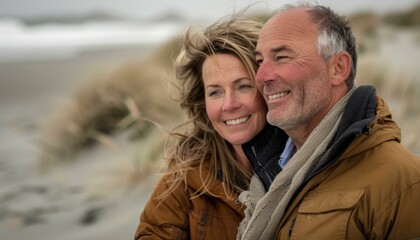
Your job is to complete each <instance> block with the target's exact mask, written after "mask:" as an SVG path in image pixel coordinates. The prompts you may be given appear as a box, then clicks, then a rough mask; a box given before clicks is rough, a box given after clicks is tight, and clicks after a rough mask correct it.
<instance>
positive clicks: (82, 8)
mask: <svg viewBox="0 0 420 240" xmlns="http://www.w3.org/2000/svg"><path fill="white" fill-rule="evenodd" d="M293 2H297V1H293V0H259V1H258V0H0V17H5V16H32V17H33V16H45V15H62V14H66V15H67V14H86V13H89V12H92V11H96V10H104V11H110V12H115V13H117V14H121V15H128V16H131V17H136V18H153V17H157V16H159V15H160V14H164V13H166V12H168V11H176V12H179V13H182V14H183V15H185V16H186V17H190V18H202V19H209V20H215V19H218V18H220V17H222V16H225V15H227V14H231V13H233V12H235V11H237V10H239V9H242V8H243V7H244V6H246V5H248V4H252V3H256V4H255V5H253V7H252V8H251V9H255V10H257V9H258V10H259V9H261V10H267V11H270V12H271V11H273V10H275V9H277V8H279V7H281V6H282V5H284V4H285V3H293ZM311 2H314V1H311ZM317 2H318V3H319V4H323V5H327V6H330V7H332V8H333V9H334V10H336V11H338V12H339V13H341V14H349V13H352V12H355V11H360V10H369V11H376V12H379V13H383V12H387V11H391V10H405V9H408V8H410V7H413V6H414V5H416V4H420V0H318V1H317Z"/></svg>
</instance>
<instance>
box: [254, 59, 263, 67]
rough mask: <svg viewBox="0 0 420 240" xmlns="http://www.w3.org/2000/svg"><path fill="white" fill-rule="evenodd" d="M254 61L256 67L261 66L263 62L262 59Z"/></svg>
mask: <svg viewBox="0 0 420 240" xmlns="http://www.w3.org/2000/svg"><path fill="white" fill-rule="evenodd" d="M255 61H256V62H257V64H258V66H259V65H261V63H262V62H263V60H262V59H255Z"/></svg>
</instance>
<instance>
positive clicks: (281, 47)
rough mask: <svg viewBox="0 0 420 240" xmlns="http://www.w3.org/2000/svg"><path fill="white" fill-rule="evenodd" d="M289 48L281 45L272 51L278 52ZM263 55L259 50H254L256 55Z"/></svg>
mask: <svg viewBox="0 0 420 240" xmlns="http://www.w3.org/2000/svg"><path fill="white" fill-rule="evenodd" d="M287 50H289V48H288V47H287V46H279V47H275V48H272V49H270V53H278V52H282V51H287ZM261 55H262V54H261V53H260V52H259V51H257V50H255V51H254V57H256V56H261Z"/></svg>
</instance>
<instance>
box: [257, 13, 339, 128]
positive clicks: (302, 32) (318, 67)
mask: <svg viewBox="0 0 420 240" xmlns="http://www.w3.org/2000/svg"><path fill="white" fill-rule="evenodd" d="M316 40H317V28H316V26H315V25H314V24H313V23H312V22H311V19H310V16H309V14H308V13H307V12H306V9H294V10H287V11H286V12H283V13H281V14H280V15H276V16H274V17H273V18H272V19H271V20H270V21H268V22H267V23H266V24H265V25H264V27H263V29H262V31H261V33H260V37H259V39H258V44H257V47H256V54H255V57H256V60H257V61H258V62H259V64H260V67H259V69H258V72H257V76H256V79H257V87H258V89H259V90H260V91H261V92H262V93H263V95H264V98H265V100H266V102H267V104H268V109H269V111H268V114H267V120H268V122H270V123H271V124H272V125H275V126H278V127H280V128H282V129H283V130H285V131H286V132H287V131H288V130H300V131H308V132H309V133H310V132H311V131H312V130H313V128H315V126H316V125H317V124H318V123H319V122H320V121H321V119H322V118H323V117H324V115H325V114H326V113H327V112H328V110H329V109H330V108H331V107H332V105H333V103H332V94H333V93H332V86H331V83H330V80H329V75H328V74H329V69H328V61H325V60H324V59H323V58H322V57H321V56H319V55H318V51H317V46H316ZM308 135H309V134H308Z"/></svg>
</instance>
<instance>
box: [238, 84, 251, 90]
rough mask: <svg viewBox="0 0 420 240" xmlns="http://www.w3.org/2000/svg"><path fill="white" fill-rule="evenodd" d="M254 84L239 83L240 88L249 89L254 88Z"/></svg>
mask: <svg viewBox="0 0 420 240" xmlns="http://www.w3.org/2000/svg"><path fill="white" fill-rule="evenodd" d="M253 87H254V86H253V85H250V84H241V85H239V87H238V88H239V90H246V89H249V88H253Z"/></svg>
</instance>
